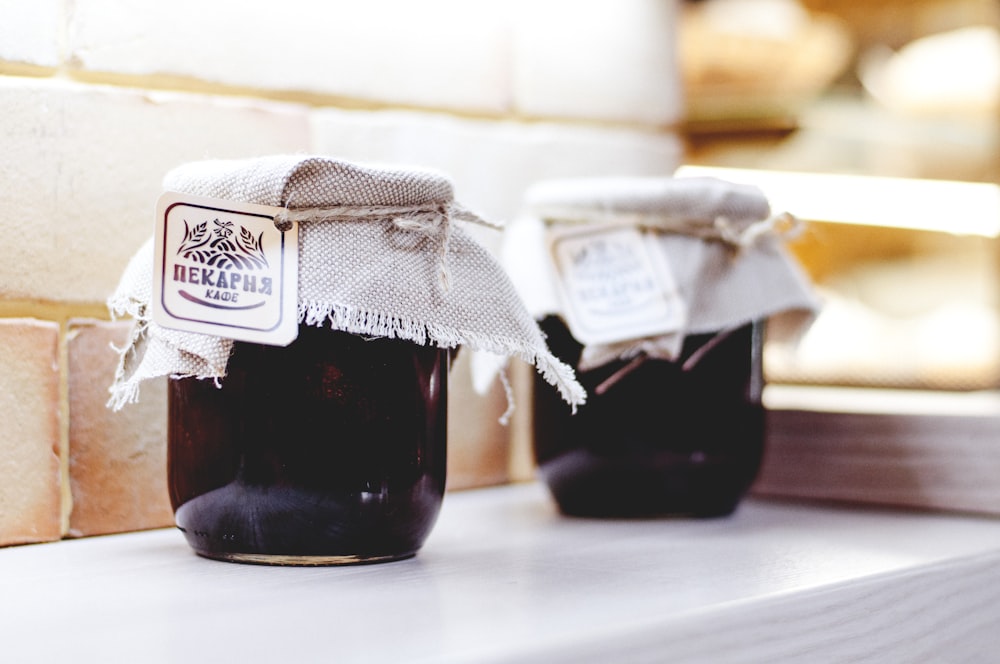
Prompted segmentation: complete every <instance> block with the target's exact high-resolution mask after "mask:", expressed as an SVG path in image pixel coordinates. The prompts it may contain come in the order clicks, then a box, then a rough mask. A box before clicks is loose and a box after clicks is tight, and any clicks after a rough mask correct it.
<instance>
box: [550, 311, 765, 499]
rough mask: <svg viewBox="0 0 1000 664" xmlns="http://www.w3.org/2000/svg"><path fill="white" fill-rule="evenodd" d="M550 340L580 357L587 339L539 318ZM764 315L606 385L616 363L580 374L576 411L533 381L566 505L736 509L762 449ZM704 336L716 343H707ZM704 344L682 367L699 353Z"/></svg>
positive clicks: (554, 489) (570, 357)
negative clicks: (581, 396) (582, 396)
mask: <svg viewBox="0 0 1000 664" xmlns="http://www.w3.org/2000/svg"><path fill="white" fill-rule="evenodd" d="M541 327H542V330H543V331H544V332H545V333H546V334H547V335H548V343H549V347H550V348H551V349H552V351H553V352H554V353H555V354H556V355H557V356H559V357H560V358H561V359H563V360H564V361H566V362H568V363H569V364H571V365H573V366H576V365H577V363H578V362H579V359H580V354H581V351H582V346H581V345H580V343H579V342H577V340H576V339H574V338H573V336H572V335H571V334H570V332H569V330H568V329H567V327H566V325H565V324H564V323H563V321H562V319H560V318H558V317H556V316H549V317H547V318H545V319H544V320H543V321H541ZM762 333H763V329H762V324H760V323H753V324H748V325H745V326H743V327H740V328H738V329H736V330H735V331H733V332H732V333H730V334H728V335H726V336H720V337H719V338H715V337H716V335H711V334H706V335H690V336H688V337H687V338H686V339H685V342H684V346H683V351H682V354H681V356H680V358H679V359H678V360H677V361H674V362H670V361H665V360H654V359H650V360H646V361H645V362H642V363H641V364H639V365H638V366H637V367H636V368H634V369H633V370H632V371H630V372H628V373H625V374H624V377H622V378H621V379H620V380H619V381H618V382H615V383H614V384H613V385H611V386H610V387H609V388H608V389H607V390H606V391H605V392H604V393H603V394H599V393H598V391H597V388H598V386H600V385H602V384H604V383H606V382H607V381H608V379H609V378H611V377H612V376H614V375H615V374H616V372H618V371H619V370H621V369H622V368H623V367H624V366H625V364H626V362H621V361H620V362H615V363H612V364H609V365H606V366H603V367H600V368H598V369H594V370H592V371H584V372H578V374H577V377H578V379H579V380H580V382H581V383H582V384H583V386H584V388H586V390H587V394H588V398H587V403H586V404H585V405H583V406H581V407H580V408H579V409H578V411H577V413H576V414H575V415H573V414H571V412H570V411H569V410H568V409H566V408H565V404H563V403H561V402H560V401H559V397H558V395H556V394H554V392H553V391H552V390H548V389H544V387H545V386H544V385H542V384H540V383H539V382H538V381H537V379H536V384H535V390H534V393H535V396H534V399H535V408H534V441H535V442H534V445H535V459H536V461H537V463H538V467H539V471H540V474H541V476H542V478H543V479H544V480H545V482H546V483H547V485H548V487H549V490H550V492H551V493H552V495H553V497H554V498H555V500H556V503H557V504H558V506H559V509H560V511H562V512H563V513H564V514H568V515H575V516H591V517H650V516H658V515H668V514H673V515H687V516H699V517H710V516H722V515H726V514H729V513H731V512H732V511H733V510H735V509H736V506H737V505H738V504H739V502H740V500H741V498H742V497H743V495H744V494H745V493H746V491H747V489H748V488H749V487H750V484H751V483H752V482H753V480H754V478H755V477H756V475H757V471H758V470H759V467H760V463H761V459H762V454H763V449H764V409H763V406H762V404H761V389H762V383H763V379H762V369H761V346H762ZM706 344H710V345H708V346H706ZM699 349H700V350H701V352H703V353H704V355H703V356H702V357H700V358H699V359H698V361H697V362H695V363H693V364H692V365H691V366H689V367H687V368H684V364H685V362H686V361H688V360H689V359H690V358H691V357H692V355H693V354H694V353H696V352H698V351H699Z"/></svg>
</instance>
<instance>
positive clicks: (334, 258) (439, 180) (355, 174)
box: [108, 155, 585, 408]
mask: <svg viewBox="0 0 1000 664" xmlns="http://www.w3.org/2000/svg"><path fill="white" fill-rule="evenodd" d="M163 186H164V189H165V190H167V191H177V192H181V193H186V194H194V195H200V196H210V197H214V198H220V199H225V200H231V201H242V202H248V203H257V204H263V205H270V206H278V207H282V208H285V213H284V214H283V215H282V216H283V217H285V218H286V219H288V220H293V221H297V222H298V223H299V224H300V226H299V291H298V315H299V321H300V322H304V323H306V324H310V325H324V324H329V325H331V326H332V327H333V329H337V330H343V331H347V332H352V333H355V334H359V335H365V336H373V337H392V338H400V339H406V340H409V341H413V342H415V343H418V344H422V345H427V344H432V345H436V346H439V347H444V348H452V347H456V346H459V345H464V346H468V347H470V348H472V349H474V350H482V351H487V352H489V353H494V354H498V355H502V356H517V357H520V358H522V359H524V360H525V361H527V362H530V363H532V364H534V365H535V366H536V367H537V369H538V371H539V372H540V373H541V374H542V375H543V376H544V377H545V379H546V380H547V381H548V382H549V383H551V384H552V385H554V386H555V387H556V388H557V389H558V390H559V391H560V393H561V394H562V396H563V398H564V399H565V400H566V401H567V402H569V403H570V404H573V405H576V404H580V403H583V400H584V397H585V394H584V391H583V388H582V387H581V386H580V385H579V383H577V382H576V379H575V377H574V373H573V370H572V369H571V368H570V367H568V366H566V365H565V364H563V363H562V362H560V361H559V360H558V359H556V358H555V357H554V356H553V355H552V354H551V353H550V352H549V350H548V348H547V347H546V345H545V341H544V339H543V337H542V334H541V332H540V331H539V329H538V327H537V325H536V324H535V322H534V321H533V320H532V318H531V316H530V315H529V314H528V312H527V311H526V310H525V308H524V305H523V303H522V301H521V299H520V298H519V296H518V294H517V292H516V291H515V289H514V287H513V285H512V284H511V282H510V280H509V278H508V277H507V276H506V274H505V273H504V271H503V270H502V268H501V267H500V266H499V264H498V263H497V262H496V261H495V260H494V259H493V258H492V256H491V255H490V254H489V253H488V252H487V251H486V250H485V249H484V248H482V247H481V246H480V245H479V244H478V243H476V242H475V240H473V239H472V238H471V237H470V236H469V235H468V234H467V233H466V232H464V231H463V230H462V228H460V227H458V225H457V224H456V220H457V219H466V220H477V219H478V218H476V217H475V216H474V215H472V214H471V213H468V212H467V211H465V210H464V209H463V208H461V206H459V205H458V204H456V203H455V201H454V194H453V187H452V184H451V182H450V181H449V180H448V179H447V178H446V177H444V176H442V175H441V174H438V173H435V172H431V171H425V170H420V169H404V168H394V167H378V166H374V165H368V166H366V165H360V164H354V163H350V162H347V161H342V160H338V159H332V158H327V157H320V156H301V155H279V156H272V157H266V158H257V159H250V160H235V161H205V162H195V163H191V164H187V165H184V166H181V167H179V168H177V169H175V170H173V171H172V172H170V173H169V174H168V175H167V176H166V178H165V179H164V182H163ZM152 270H153V245H152V240H150V241H148V242H147V243H146V244H145V245H144V246H143V247H142V248H141V249H140V250H139V252H138V253H137V254H136V255H135V256H134V257H133V258H132V260H131V262H130V263H129V265H128V267H127V268H126V270H125V272H124V274H123V276H122V279H121V282H120V284H119V286H118V289H117V290H116V292H115V293H114V295H113V296H112V297H111V298H110V300H109V303H108V306H109V308H110V309H111V311H112V313H113V314H114V315H115V316H125V315H129V316H132V317H133V318H134V319H135V323H134V327H133V334H132V338H131V341H130V342H129V344H128V345H127V347H125V348H124V349H122V351H121V362H120V365H119V369H118V373H117V376H116V378H115V382H114V384H113V385H112V387H111V400H110V404H111V405H112V406H113V407H116V408H120V407H121V406H122V405H123V404H125V403H127V402H130V401H134V400H135V399H136V398H137V395H138V387H139V384H140V382H141V381H143V380H145V379H148V378H152V377H155V376H164V375H170V376H195V377H198V378H205V379H216V381H217V382H220V383H221V382H222V380H221V379H223V378H224V376H225V375H226V364H227V361H228V358H229V354H230V351H231V349H232V345H233V341H232V340H229V339H225V338H220V337H215V336H208V335H202V334H194V333H189V332H178V331H174V330H168V329H165V328H163V327H162V326H159V325H157V324H156V323H154V322H152V321H151V320H150V316H151V311H150V304H149V303H150V296H151V294H152V293H151V290H152Z"/></svg>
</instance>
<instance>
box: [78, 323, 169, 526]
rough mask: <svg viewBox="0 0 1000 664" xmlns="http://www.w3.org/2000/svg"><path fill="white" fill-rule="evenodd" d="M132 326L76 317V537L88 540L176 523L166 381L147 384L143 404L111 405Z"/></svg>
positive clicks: (144, 389) (141, 402)
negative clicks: (169, 478) (114, 407)
mask: <svg viewBox="0 0 1000 664" xmlns="http://www.w3.org/2000/svg"><path fill="white" fill-rule="evenodd" d="M130 327H131V324H130V323H128V322H126V321H118V322H113V323H109V322H105V321H96V320H73V321H70V324H69V332H68V335H67V337H68V338H67V367H68V374H69V380H68V384H69V484H70V490H71V494H72V497H73V509H72V512H71V513H70V519H69V535H71V536H73V537H81V536H86V535H102V534H106V533H119V532H129V531H133V530H144V529H148V528H161V527H165V526H172V525H173V524H174V518H173V510H172V509H171V507H170V496H169V493H168V491H167V390H166V379H165V378H164V379H159V380H155V381H149V382H147V383H146V384H145V385H143V388H142V393H141V395H140V400H139V401H138V402H137V403H134V404H129V405H127V406H125V407H124V408H122V409H121V410H119V411H113V410H111V409H109V408H107V405H106V404H107V401H108V386H109V385H110V384H111V381H112V379H113V378H114V374H115V368H116V366H117V362H118V354H117V353H115V352H114V351H113V350H112V345H114V346H115V347H122V346H124V345H125V342H126V340H127V338H128V333H129V329H130Z"/></svg>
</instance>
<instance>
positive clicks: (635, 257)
mask: <svg viewBox="0 0 1000 664" xmlns="http://www.w3.org/2000/svg"><path fill="white" fill-rule="evenodd" d="M548 243H549V255H550V257H551V258H552V261H553V267H554V270H555V274H556V290H557V292H558V293H559V296H560V299H561V301H562V304H563V312H564V315H565V316H566V324H567V325H568V326H569V329H570V331H571V332H572V333H573V336H574V337H576V339H577V340H578V341H580V342H581V343H583V344H587V345H590V344H610V343H617V342H621V341H627V340H629V339H641V338H645V337H654V336H661V335H665V334H671V333H676V332H678V331H680V330H682V329H683V328H684V324H685V322H686V319H687V308H686V307H685V304H684V300H683V298H682V297H681V294H680V291H679V290H678V288H677V283H676V281H675V279H674V277H673V273H672V272H671V270H670V266H669V265H668V264H667V262H666V260H665V259H664V257H663V255H662V254H661V252H659V250H658V248H657V246H656V243H653V242H649V241H648V238H647V237H646V236H645V235H644V233H643V232H642V231H640V230H639V229H637V228H635V227H632V226H621V225H612V226H592V225H588V226H579V227H572V226H569V227H565V226H564V227H554V228H550V229H549V230H548Z"/></svg>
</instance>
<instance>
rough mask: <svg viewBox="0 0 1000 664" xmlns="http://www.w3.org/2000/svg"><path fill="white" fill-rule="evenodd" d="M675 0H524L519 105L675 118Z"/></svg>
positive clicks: (567, 114)
mask: <svg viewBox="0 0 1000 664" xmlns="http://www.w3.org/2000/svg"><path fill="white" fill-rule="evenodd" d="M676 4H677V3H676V0H521V2H519V3H517V5H516V6H517V7H518V8H519V16H518V17H517V19H516V20H515V21H514V25H515V33H514V34H515V37H514V79H513V80H514V83H513V90H514V92H513V94H514V100H515V106H516V108H517V110H518V111H519V112H521V113H523V114H526V115H528V116H541V117H561V118H584V119H593V120H607V121H613V122H630V123H631V122H635V123H643V124H648V125H653V126H660V125H670V124H674V123H676V122H677V121H678V120H679V119H680V118H681V115H682V112H683V103H682V96H681V85H680V74H679V69H678V65H677V58H676V41H677V40H676V30H677V17H676V13H677V11H676V10H677V7H676Z"/></svg>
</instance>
